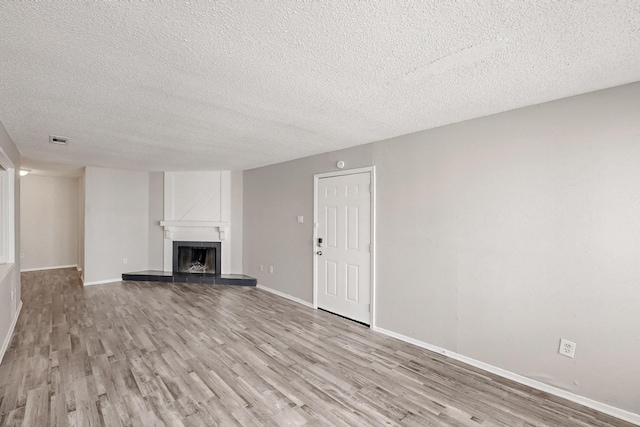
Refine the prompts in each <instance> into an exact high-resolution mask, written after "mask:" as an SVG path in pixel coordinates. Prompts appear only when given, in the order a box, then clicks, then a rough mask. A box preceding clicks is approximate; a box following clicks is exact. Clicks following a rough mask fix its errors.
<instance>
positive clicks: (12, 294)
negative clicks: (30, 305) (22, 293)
mask: <svg viewBox="0 0 640 427" xmlns="http://www.w3.org/2000/svg"><path fill="white" fill-rule="evenodd" d="M15 300H16V290H15V289H11V301H15Z"/></svg>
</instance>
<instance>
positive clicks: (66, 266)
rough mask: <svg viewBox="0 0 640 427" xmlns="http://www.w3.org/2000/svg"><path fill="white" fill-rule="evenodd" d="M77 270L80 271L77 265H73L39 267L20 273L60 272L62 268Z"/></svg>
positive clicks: (26, 269)
mask: <svg viewBox="0 0 640 427" xmlns="http://www.w3.org/2000/svg"><path fill="white" fill-rule="evenodd" d="M74 267H75V268H76V269H78V265H77V264H73V265H55V266H53V267H38V268H25V269H24V270H20V273H27V272H29V271H42V270H58V269H60V268H74Z"/></svg>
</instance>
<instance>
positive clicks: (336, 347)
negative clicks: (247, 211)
mask: <svg viewBox="0 0 640 427" xmlns="http://www.w3.org/2000/svg"><path fill="white" fill-rule="evenodd" d="M22 286H23V288H22V297H23V304H24V305H23V309H22V312H21V315H20V318H19V319H18V323H17V325H16V331H15V334H14V337H13V340H12V342H11V344H10V346H9V349H8V350H7V353H6V355H5V357H4V360H3V362H2V365H0V425H2V426H32V425H38V426H47V425H50V426H126V427H134V426H145V427H146V426H181V425H185V426H216V425H220V426H252V425H253V426H273V425H291V426H307V427H311V426H326V425H334V426H344V427H347V426H382V425H384V426H456V427H460V426H464V427H469V426H473V427H477V426H482V427H487V426H500V427H531V426H550V427H553V426H562V427H564V426H569V425H571V426H582V427H585V426H597V427H613V426H617V427H630V426H631V424H629V423H626V422H623V421H621V420H617V419H615V418H613V417H611V416H609V415H606V414H602V413H599V412H597V411H594V410H592V409H589V408H585V407H582V406H580V405H578V404H576V403H573V402H568V401H565V400H563V399H561V398H558V397H556V396H552V395H549V394H547V393H543V392H541V391H538V390H534V389H531V388H529V387H526V386H524V385H522V384H518V383H514V382H512V381H509V380H506V379H504V378H501V377H498V376H496V375H493V374H491V373H488V372H485V371H482V370H481V369H478V368H475V367H472V366H468V365H465V364H464V363H462V362H459V361H456V360H452V359H448V358H446V357H444V356H441V355H438V354H435V353H432V352H429V351H427V350H424V349H421V348H418V347H415V346H412V345H410V344H407V343H404V342H401V341H398V340H394V339H392V338H389V337H386V336H383V335H381V334H377V333H374V332H372V331H371V330H370V329H368V328H366V327H363V326H362V325H359V324H356V323H354V322H349V321H347V320H345V319H342V318H340V317H337V316H333V315H331V314H328V313H325V312H322V311H317V310H313V309H310V308H307V307H304V306H302V305H299V304H295V303H293V302H291V301H288V300H286V299H283V298H280V297H278V296H275V295H273V294H270V293H267V292H264V291H261V290H259V289H255V288H250V287H233V286H216V285H193V284H191V285H190V284H185V283H158V282H153V283H151V282H122V283H114V284H106V285H100V286H92V287H88V288H83V287H82V286H80V285H79V281H78V273H77V272H76V271H74V270H73V269H61V270H49V271H44V272H29V273H23V274H22Z"/></svg>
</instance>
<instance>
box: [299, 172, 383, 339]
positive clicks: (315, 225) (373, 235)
mask: <svg viewBox="0 0 640 427" xmlns="http://www.w3.org/2000/svg"><path fill="white" fill-rule="evenodd" d="M359 173H369V175H370V177H371V231H370V234H371V252H370V256H371V263H370V264H371V301H370V302H369V303H370V304H371V310H370V311H369V316H370V317H369V328H371V329H373V328H375V326H376V325H375V320H376V304H375V302H376V244H375V242H376V167H375V166H368V167H364V168H357V169H347V170H339V171H335V172H326V173H318V174H315V175H314V176H313V244H312V245H311V250H312V252H311V253H312V255H311V256H313V308H315V309H318V256H317V255H316V251H317V250H318V246H317V242H318V184H319V181H320V179H321V178H332V177H335V176H343V175H355V174H359Z"/></svg>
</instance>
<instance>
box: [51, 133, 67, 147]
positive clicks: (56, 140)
mask: <svg viewBox="0 0 640 427" xmlns="http://www.w3.org/2000/svg"><path fill="white" fill-rule="evenodd" d="M67 141H69V138H67V137H66V136H56V135H49V142H50V143H52V144H58V145H67Z"/></svg>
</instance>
